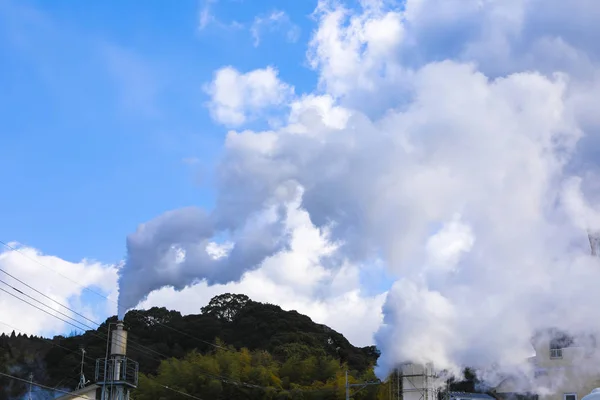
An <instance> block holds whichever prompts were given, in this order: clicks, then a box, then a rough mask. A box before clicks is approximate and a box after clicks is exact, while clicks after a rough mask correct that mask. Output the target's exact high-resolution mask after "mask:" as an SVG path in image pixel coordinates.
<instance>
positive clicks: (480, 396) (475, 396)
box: [448, 392, 494, 400]
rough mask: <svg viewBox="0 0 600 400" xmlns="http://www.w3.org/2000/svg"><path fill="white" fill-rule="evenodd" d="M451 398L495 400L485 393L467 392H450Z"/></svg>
mask: <svg viewBox="0 0 600 400" xmlns="http://www.w3.org/2000/svg"><path fill="white" fill-rule="evenodd" d="M448 394H449V395H450V397H451V398H453V397H454V398H461V399H477V400H494V398H493V397H492V396H490V395H489V394H485V393H466V392H449V393H448Z"/></svg>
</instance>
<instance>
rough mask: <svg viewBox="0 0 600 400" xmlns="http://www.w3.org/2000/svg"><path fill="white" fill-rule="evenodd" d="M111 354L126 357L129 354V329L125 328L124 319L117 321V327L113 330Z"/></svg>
mask: <svg viewBox="0 0 600 400" xmlns="http://www.w3.org/2000/svg"><path fill="white" fill-rule="evenodd" d="M110 355H111V356H121V357H125V356H126V355H127V331H126V330H125V329H124V326H123V321H119V322H117V327H116V329H115V330H113V331H112V338H111V345H110Z"/></svg>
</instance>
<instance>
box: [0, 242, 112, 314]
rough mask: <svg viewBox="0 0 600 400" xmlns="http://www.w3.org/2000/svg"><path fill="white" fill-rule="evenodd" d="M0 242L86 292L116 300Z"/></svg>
mask: <svg viewBox="0 0 600 400" xmlns="http://www.w3.org/2000/svg"><path fill="white" fill-rule="evenodd" d="M0 244H2V245H4V246H5V247H7V248H8V249H10V250H12V251H14V252H17V253H19V254H20V255H22V256H23V257H25V258H27V259H29V260H31V261H33V262H34V263H36V264H38V265H41V266H42V267H44V268H47V269H49V270H50V271H53V272H54V273H55V274H58V275H60V276H62V277H63V278H65V279H66V280H68V281H70V282H71V283H74V284H76V285H78V286H81V287H82V288H83V289H85V290H87V291H88V292H90V293H93V294H95V295H97V296H100V297H104V298H105V299H107V300H110V301H112V302H114V303H116V301H114V300H111V299H109V298H108V297H106V296H105V295H103V294H102V293H99V292H96V291H94V290H92V289H90V288H88V287H87V286H83V285H82V284H81V283H79V282H76V281H74V280H73V279H71V278H69V277H68V276H66V275H63V274H61V273H60V272H58V271H57V270H55V269H54V268H50V267H48V266H46V265H44V264H42V263H41V262H39V261H38V260H36V259H35V258H32V257H29V256H28V255H27V254H25V253H23V252H22V251H21V250H19V249H17V248H15V247H13V246H11V245H9V244H8V243H6V242H4V241H2V240H0Z"/></svg>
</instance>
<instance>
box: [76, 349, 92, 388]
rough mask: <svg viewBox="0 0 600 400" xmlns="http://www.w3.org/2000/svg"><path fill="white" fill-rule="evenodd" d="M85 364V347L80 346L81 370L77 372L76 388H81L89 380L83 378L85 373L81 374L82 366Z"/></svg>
mask: <svg viewBox="0 0 600 400" xmlns="http://www.w3.org/2000/svg"><path fill="white" fill-rule="evenodd" d="M84 365H85V349H84V348H83V347H82V348H81V371H80V372H79V383H78V384H77V390H79V389H83V388H84V387H85V385H87V384H88V383H89V382H90V381H86V380H85V375H84V374H83V367H84Z"/></svg>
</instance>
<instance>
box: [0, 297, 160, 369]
mask: <svg viewBox="0 0 600 400" xmlns="http://www.w3.org/2000/svg"><path fill="white" fill-rule="evenodd" d="M0 290H1V291H3V292H5V293H7V294H8V295H10V296H12V297H14V298H16V299H18V300H21V301H22V302H24V303H26V304H28V305H30V306H31V307H34V308H36V309H38V310H40V311H42V312H43V313H45V314H48V315H50V316H51V317H54V318H56V319H59V320H61V321H62V322H64V323H66V324H69V325H71V326H73V327H75V328H76V329H79V330H80V331H83V332H85V329H83V328H82V327H81V326H78V325H75V324H74V323H72V322H69V321H67V320H65V319H63V318H60V317H59V316H57V315H54V314H52V313H51V312H49V311H46V310H44V309H43V308H40V307H38V306H36V305H35V304H32V303H30V302H28V301H27V300H25V299H23V298H21V297H19V296H16V295H15V294H13V293H11V292H9V291H7V290H6V289H3V288H0ZM42 304H43V303H42ZM44 305H46V304H44ZM46 307H48V306H47V305H46ZM77 323H78V324H81V325H82V326H84V327H86V328H88V329H89V334H91V335H92V336H95V337H97V338H100V339H102V340H106V339H107V336H105V337H102V336H100V335H99V334H97V333H95V329H94V328H92V327H90V326H87V325H85V324H84V323H82V322H79V321H77ZM130 342H131V343H132V346H131V347H132V348H133V349H135V350H138V351H139V352H140V354H141V355H143V356H146V357H149V358H151V359H153V360H154V361H159V362H160V361H161V360H158V359H156V358H154V357H152V356H150V355H149V354H148V353H146V352H144V351H142V348H143V349H147V350H148V351H151V352H154V353H156V354H158V355H160V356H162V357H165V358H169V357H168V356H165V355H164V354H162V353H160V352H158V351H156V350H153V349H151V348H149V347H146V346H144V345H141V344H137V343H135V342H134V341H130Z"/></svg>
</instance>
